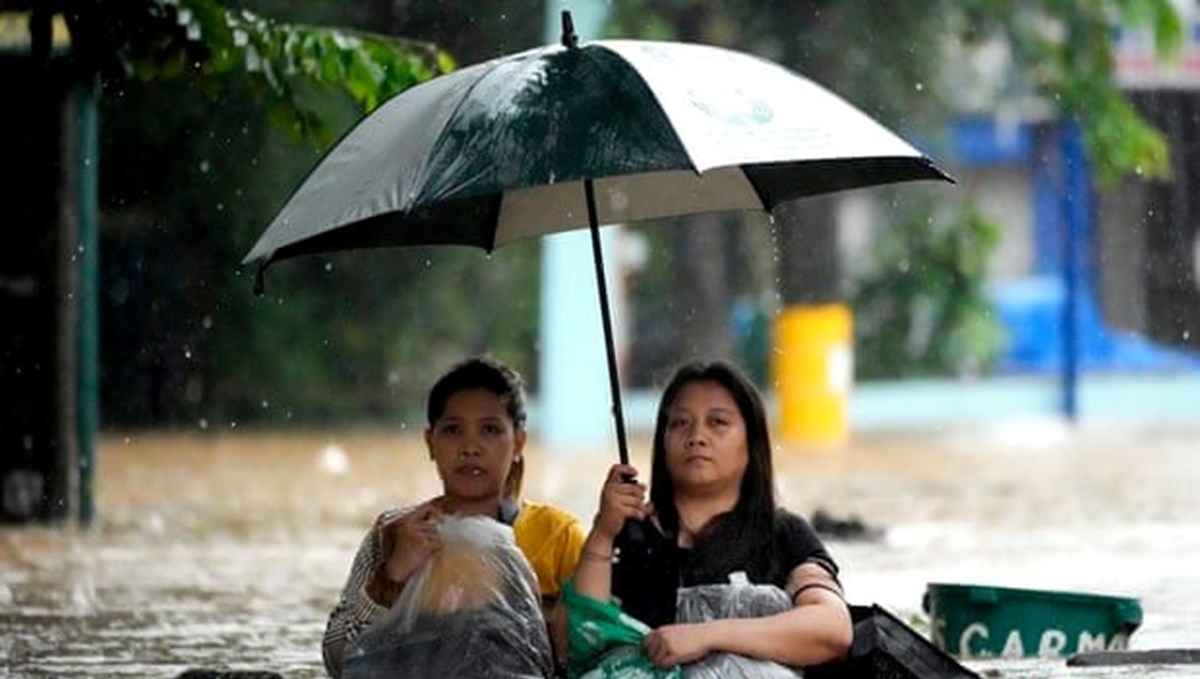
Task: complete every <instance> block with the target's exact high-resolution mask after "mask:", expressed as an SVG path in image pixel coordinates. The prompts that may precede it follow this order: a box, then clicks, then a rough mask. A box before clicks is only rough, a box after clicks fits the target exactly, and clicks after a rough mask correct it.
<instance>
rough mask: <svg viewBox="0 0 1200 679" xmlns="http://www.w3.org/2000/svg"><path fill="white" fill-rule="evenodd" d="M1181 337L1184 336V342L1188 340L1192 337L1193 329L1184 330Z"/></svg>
mask: <svg viewBox="0 0 1200 679" xmlns="http://www.w3.org/2000/svg"><path fill="white" fill-rule="evenodd" d="M1181 337H1183V341H1184V342H1186V341H1188V340H1190V339H1192V331H1191V330H1184V331H1183V334H1182V335H1181Z"/></svg>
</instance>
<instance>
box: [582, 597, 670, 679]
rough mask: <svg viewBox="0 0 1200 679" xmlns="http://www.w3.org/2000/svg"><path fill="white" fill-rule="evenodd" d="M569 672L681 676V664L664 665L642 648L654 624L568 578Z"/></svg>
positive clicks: (630, 677) (596, 678)
mask: <svg viewBox="0 0 1200 679" xmlns="http://www.w3.org/2000/svg"><path fill="white" fill-rule="evenodd" d="M563 598H564V600H565V601H566V604H567V676H568V677H569V678H570V679H680V677H682V676H683V675H682V672H681V671H680V669H679V667H672V668H670V669H660V668H658V667H655V666H654V663H652V662H650V658H648V657H646V653H645V652H644V651H642V638H643V637H645V636H646V635H647V634H649V633H650V628H649V627H647V626H646V624H645V623H643V622H642V621H640V620H637V619H635V618H631V617H629V616H628V615H626V614H624V613H622V612H621V608H620V607H619V606H617V605H616V604H613V603H609V602H607V601H600V600H599V599H593V598H592V597H590V596H587V595H586V594H581V593H580V592H579V591H578V590H576V589H575V584H574V583H573V582H570V581H568V582H567V583H566V584H565V585H564V587H563Z"/></svg>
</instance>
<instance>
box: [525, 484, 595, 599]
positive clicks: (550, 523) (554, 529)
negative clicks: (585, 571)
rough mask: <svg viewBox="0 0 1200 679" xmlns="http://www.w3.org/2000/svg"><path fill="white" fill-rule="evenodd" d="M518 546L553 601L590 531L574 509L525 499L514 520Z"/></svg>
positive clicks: (543, 597) (576, 563)
mask: <svg viewBox="0 0 1200 679" xmlns="http://www.w3.org/2000/svg"><path fill="white" fill-rule="evenodd" d="M512 529H513V537H514V538H515V539H516V541H517V546H518V547H520V548H521V552H522V553H524V554H525V558H526V559H528V560H529V564H530V565H531V566H533V572H534V573H535V574H536V575H537V579H538V589H540V590H541V595H542V600H543V601H547V600H549V601H553V600H555V599H557V598H558V596H559V594H560V593H561V592H562V586H563V583H564V582H566V581H567V580H568V579H569V578H570V577H571V576H572V575H574V573H575V566H577V565H578V564H579V557H580V555H581V554H582V553H583V541H584V540H585V539H587V534H586V533H585V532H584V530H583V526H582V525H580V523H579V520H578V519H576V518H575V517H574V516H572V515H571V514H570V513H568V512H566V511H564V510H562V509H559V508H558V507H554V506H552V505H548V504H543V503H541V502H532V501H530V500H521V511H520V512H519V513H518V514H517V518H516V520H515V521H513V526H512Z"/></svg>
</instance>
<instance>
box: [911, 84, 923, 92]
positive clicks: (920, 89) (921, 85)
mask: <svg viewBox="0 0 1200 679" xmlns="http://www.w3.org/2000/svg"><path fill="white" fill-rule="evenodd" d="M913 89H914V90H916V91H918V92H924V91H925V83H923V82H918V83H917V84H916V85H913Z"/></svg>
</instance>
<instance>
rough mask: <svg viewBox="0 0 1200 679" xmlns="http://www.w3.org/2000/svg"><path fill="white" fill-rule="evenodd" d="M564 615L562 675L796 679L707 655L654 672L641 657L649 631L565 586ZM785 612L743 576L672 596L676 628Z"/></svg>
mask: <svg viewBox="0 0 1200 679" xmlns="http://www.w3.org/2000/svg"><path fill="white" fill-rule="evenodd" d="M564 595H565V597H566V600H567V606H568V610H569V611H570V613H569V616H568V621H567V639H568V643H569V644H570V648H571V653H570V664H569V665H568V668H567V671H568V675H569V676H572V677H578V678H579V679H796V678H797V677H801V676H803V673H802V671H801V670H800V669H798V668H794V667H787V666H784V665H781V664H779V663H776V662H771V661H768V660H759V659H756V658H748V657H745V656H741V655H736V654H733V653H710V654H709V655H707V656H705V657H704V658H701V659H700V660H697V661H696V662H693V663H688V664H686V665H683V666H682V667H673V668H668V669H661V668H657V667H655V666H654V665H653V664H652V663H651V662H650V659H649V658H647V657H646V654H645V653H644V652H643V651H642V645H641V644H642V638H643V637H645V635H646V634H649V633H650V628H649V627H647V626H646V625H644V624H643V623H642V622H641V621H639V620H637V619H635V618H631V617H629V616H628V615H626V614H624V613H623V612H621V609H620V607H618V606H617V605H616V604H614V603H610V602H603V601H597V600H595V599H592V598H590V597H587V596H585V595H583V594H580V593H579V592H577V591H576V590H575V589H574V587H572V586H570V583H568V587H567V588H566V590H565V591H564ZM790 608H791V601H790V600H789V599H788V596H787V594H786V593H784V591H783V590H781V589H780V588H778V587H776V586H774V585H755V584H751V583H750V582H748V581H747V579H746V577H745V574H744V573H734V574H733V575H731V576H730V582H729V584H717V585H697V586H695V587H682V588H680V589H679V590H678V591H677V593H676V614H675V619H676V621H677V622H704V621H707V620H718V619H726V618H757V617H763V616H768V615H774V614H776V613H782V612H784V611H787V610H789V609H790Z"/></svg>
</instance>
